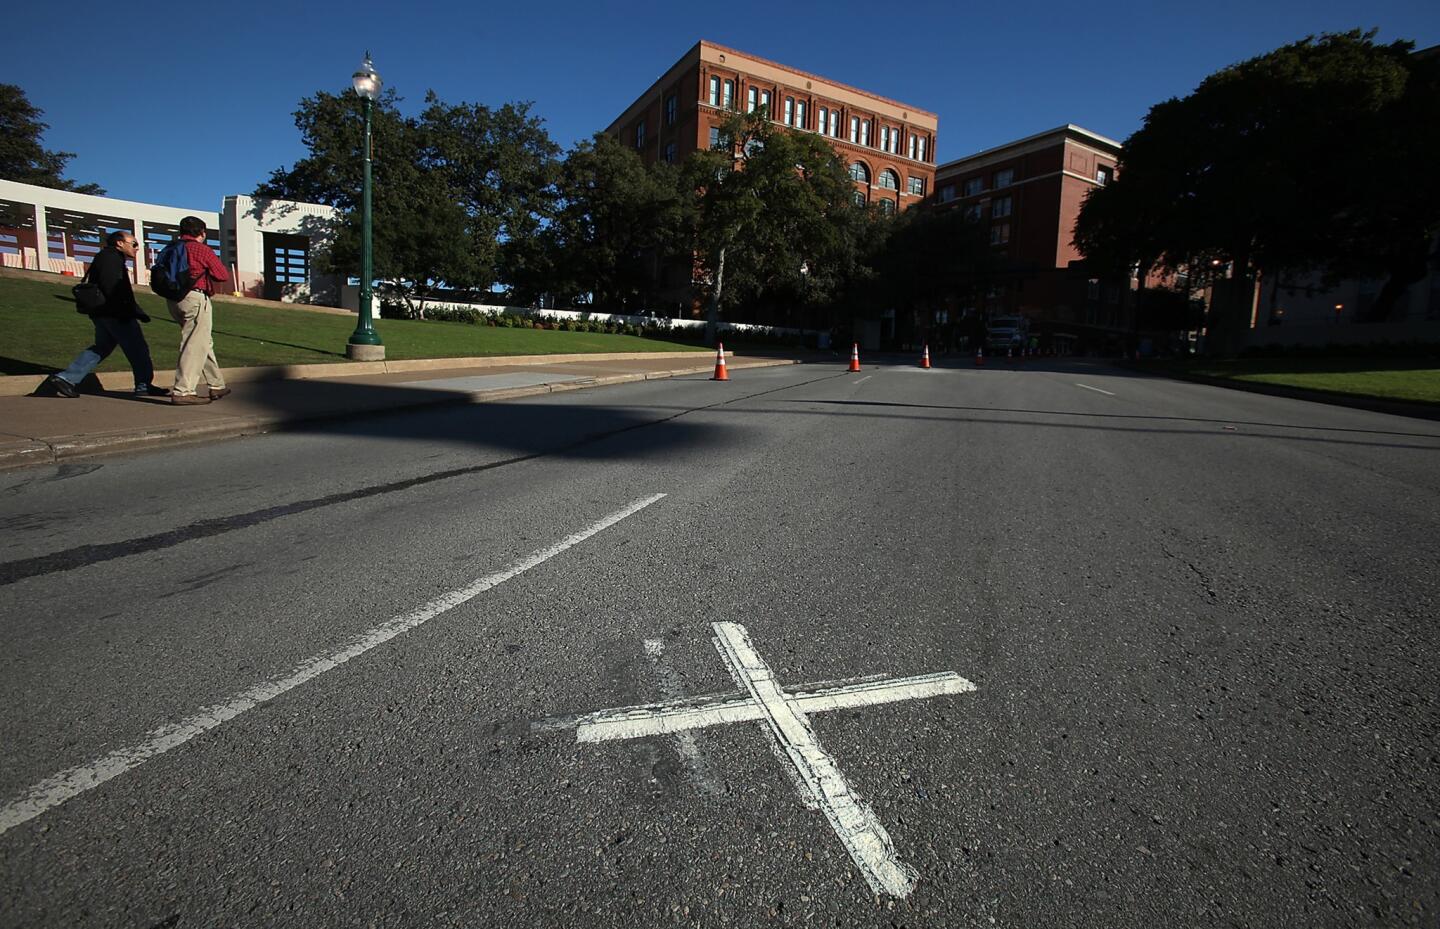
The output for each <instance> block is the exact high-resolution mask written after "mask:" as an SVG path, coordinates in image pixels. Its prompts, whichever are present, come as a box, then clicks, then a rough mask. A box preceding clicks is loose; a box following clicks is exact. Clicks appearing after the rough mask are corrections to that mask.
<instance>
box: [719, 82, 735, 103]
mask: <svg viewBox="0 0 1440 929" xmlns="http://www.w3.org/2000/svg"><path fill="white" fill-rule="evenodd" d="M720 105H721V106H723V107H724V108H725V109H727V110H729V109H733V108H734V106H735V82H734V81H725V82H724V84H723V90H722V91H721V94H720Z"/></svg>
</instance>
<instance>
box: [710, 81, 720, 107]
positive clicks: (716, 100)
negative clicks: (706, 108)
mask: <svg viewBox="0 0 1440 929" xmlns="http://www.w3.org/2000/svg"><path fill="white" fill-rule="evenodd" d="M710 105H711V106H719V105H720V78H718V77H712V78H710Z"/></svg>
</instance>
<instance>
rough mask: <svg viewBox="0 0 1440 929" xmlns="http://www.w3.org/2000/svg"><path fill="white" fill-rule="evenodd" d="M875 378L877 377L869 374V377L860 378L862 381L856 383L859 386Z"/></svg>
mask: <svg viewBox="0 0 1440 929" xmlns="http://www.w3.org/2000/svg"><path fill="white" fill-rule="evenodd" d="M874 376H875V375H873V374H867V375H865V376H864V377H862V378H860V380H858V381H856V382H855V383H857V384H863V383H865V382H866V381H868V380H870V378H872V377H874Z"/></svg>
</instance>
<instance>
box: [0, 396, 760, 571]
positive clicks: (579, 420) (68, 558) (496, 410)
mask: <svg viewBox="0 0 1440 929" xmlns="http://www.w3.org/2000/svg"><path fill="white" fill-rule="evenodd" d="M244 386H245V396H246V407H248V408H251V409H249V410H248V411H249V412H252V413H253V412H254V410H253V407H255V406H260V407H263V408H264V410H265V412H266V413H268V414H272V415H274V414H282V415H285V414H288V415H296V416H299V415H326V414H327V412H328V413H329V414H338V413H340V412H343V411H352V412H350V414H349V418H347V419H343V420H340V421H336V420H335V419H333V418H332V419H327V420H326V421H310V422H296V423H293V424H289V425H282V426H279V427H278V428H281V429H284V430H285V431H287V432H295V433H307V434H313V435H330V436H357V437H374V438H378V439H386V440H395V441H401V442H431V443H435V442H444V443H449V444H452V445H462V446H464V445H469V446H472V447H473V448H474V450H475V453H476V460H475V463H474V464H471V465H466V466H463V467H458V468H449V469H446V470H441V471H434V472H430V473H426V474H421V475H419V476H415V477H408V478H404V479H399V480H394V481H388V482H382V483H376V484H370V485H366V486H362V487H355V488H352V489H348V490H344V491H338V492H336V493H331V494H326V495H324V496H320V497H313V498H310V499H307V500H296V501H292V502H290V503H284V504H279V505H276V506H271V507H264V508H261V509H257V510H252V511H251V512H248V513H236V514H232V515H228V516H221V517H216V518H213V519H207V520H201V521H199V522H196V523H192V524H190V525H187V526H182V527H178V528H175V529H170V530H166V531H163V532H158V533H153V534H150V535H146V536H141V537H137V538H131V539H126V540H123V541H119V542H111V543H103V544H94V545H82V546H78V547H75V548H71V549H67V550H64V551H59V552H54V553H51V554H47V555H41V556H37V557H34V558H26V559H21V560H17V561H8V562H3V563H0V586H3V585H6V584H13V583H15V582H17V581H20V580H23V579H25V578H28V577H35V576H37V575H42V574H51V573H54V572H57V571H69V570H74V569H76V568H80V567H85V566H88V565H93V564H97V563H99V562H104V561H110V560H113V559H116V558H123V557H126V556H128V555H134V554H140V553H150V552H154V551H156V550H159V549H165V548H171V547H174V546H177V545H180V544H183V543H185V542H189V541H193V540H195V539H202V538H207V537H210V536H215V535H220V534H222V533H226V532H231V531H234V530H236V529H244V528H247V527H250V526H254V525H258V524H260V523H265V522H268V521H270V520H274V519H279V518H281V517H284V516H292V515H295V514H297V513H304V512H307V511H310V510H316V509H320V508H322V507H329V506H334V505H337V504H342V503H348V502H350V501H354V500H363V499H366V498H369V497H376V496H380V495H383V494H391V493H396V492H399V491H404V490H409V489H410V488H413V487H420V486H423V485H426V484H433V483H436V482H437V481H445V480H449V479H451V478H457V477H463V476H466V475H470V474H478V473H480V472H482V471H489V470H493V469H495V468H502V467H505V466H507V465H512V464H518V463H520V462H524V461H529V460H532V459H536V458H543V457H562V458H570V459H579V460H602V459H608V460H615V459H634V460H637V461H640V460H644V459H646V458H649V457H651V456H661V455H666V454H669V453H672V452H675V451H677V450H682V449H696V448H704V447H712V446H713V447H716V448H719V447H722V446H725V445H728V444H731V443H733V442H734V441H736V438H737V436H738V435H739V433H740V432H741V431H742V430H741V429H738V428H736V427H733V426H725V425H720V424H716V423H704V422H700V421H695V420H691V421H681V420H680V417H682V416H684V415H685V414H686V413H688V412H690V410H689V409H680V410H678V411H669V410H655V409H653V408H647V409H646V410H643V411H642V410H627V409H621V408H616V407H609V406H593V405H584V406H577V405H574V404H540V403H529V404H517V403H474V404H472V403H467V402H466V401H467V399H468V397H467V395H466V394H463V393H455V392H451V391H436V390H430V391H427V390H425V389H424V388H416V387H399V386H387V385H384V384H344V383H337V382H334V381H274V382H253V383H249V384H246V385H244ZM417 393H418V394H421V395H426V394H428V395H430V397H429V399H432V400H435V401H437V403H438V402H439V401H453V402H449V403H444V404H443V405H433V406H428V407H422V408H419V409H396V407H397V406H399V405H400V404H413V403H415V402H416V400H417ZM221 402H222V403H226V404H234V407H238V406H239V404H236V403H235V402H234V401H231V400H225V401H221ZM387 407H389V409H386V408H387ZM210 408H211V407H203V408H200V409H210ZM236 412H237V413H239V414H241V415H243V413H244V412H246V411H242V410H240V409H236ZM621 435H626V438H625V440H624V441H623V442H610V441H607V440H609V439H611V438H614V437H617V436H621Z"/></svg>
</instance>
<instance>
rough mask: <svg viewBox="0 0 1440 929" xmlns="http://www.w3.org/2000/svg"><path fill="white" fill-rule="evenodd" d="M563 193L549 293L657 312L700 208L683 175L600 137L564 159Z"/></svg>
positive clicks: (553, 227) (551, 235) (553, 233)
mask: <svg viewBox="0 0 1440 929" xmlns="http://www.w3.org/2000/svg"><path fill="white" fill-rule="evenodd" d="M559 194H560V204H561V205H560V207H559V209H558V211H557V213H556V215H555V219H554V222H552V223H551V224H550V226H549V228H548V230H547V238H548V239H549V240H550V242H551V243H553V247H552V250H551V252H550V254H551V255H552V256H553V260H552V261H551V262H550V263H549V265H548V267H547V268H546V271H547V272H548V275H549V278H550V289H552V290H554V291H557V292H560V293H564V294H567V295H572V296H578V295H581V294H587V293H588V294H589V295H590V297H591V300H592V302H593V303H594V305H595V306H596V307H599V308H604V309H611V310H621V309H626V308H634V307H636V306H645V305H653V302H654V300H655V299H656V292H657V285H658V276H659V269H660V268H661V267H663V266H664V265H665V264H666V263H667V262H668V261H671V260H673V259H675V258H678V257H682V256H683V254H684V245H685V243H684V240H683V236H684V230H685V228H686V226H687V220H688V217H689V212H690V210H691V209H692V204H693V200H692V199H691V198H689V197H685V196H682V192H681V190H680V185H679V182H678V177H677V172H676V169H675V168H673V167H672V166H670V165H667V164H664V163H657V164H654V165H651V166H649V167H647V166H645V164H644V163H643V162H642V161H641V160H640V156H639V155H638V154H636V152H635V151H634V150H633V149H631V148H629V147H628V146H626V145H624V144H623V143H621V142H620V141H619V140H617V139H616V138H614V137H613V136H611V135H608V134H606V133H597V134H596V135H595V137H594V138H593V139H591V140H590V141H586V142H580V143H579V144H577V145H576V146H575V147H574V148H573V149H572V150H571V151H570V153H569V154H568V155H567V157H566V158H565V162H564V165H563V166H562V167H561V170H560V182H559Z"/></svg>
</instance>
